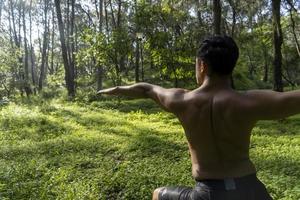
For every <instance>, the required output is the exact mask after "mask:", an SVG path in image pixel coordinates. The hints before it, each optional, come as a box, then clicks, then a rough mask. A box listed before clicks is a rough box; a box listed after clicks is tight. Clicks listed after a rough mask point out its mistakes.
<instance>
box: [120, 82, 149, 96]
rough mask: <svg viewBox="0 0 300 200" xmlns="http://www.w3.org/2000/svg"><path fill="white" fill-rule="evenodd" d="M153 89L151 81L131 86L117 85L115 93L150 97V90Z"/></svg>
mask: <svg viewBox="0 0 300 200" xmlns="http://www.w3.org/2000/svg"><path fill="white" fill-rule="evenodd" d="M151 89H152V85H151V84H149V83H136V84H133V85H129V86H117V87H115V94H116V95H123V96H128V97H134V98H149V95H148V91H150V90H151Z"/></svg>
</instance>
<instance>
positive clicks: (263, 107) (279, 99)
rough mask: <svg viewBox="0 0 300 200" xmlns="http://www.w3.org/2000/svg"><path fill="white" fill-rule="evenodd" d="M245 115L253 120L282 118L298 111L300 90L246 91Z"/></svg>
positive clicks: (299, 111) (299, 107)
mask: <svg viewBox="0 0 300 200" xmlns="http://www.w3.org/2000/svg"><path fill="white" fill-rule="evenodd" d="M245 95H246V99H245V101H246V105H247V115H248V116H249V117H251V118H252V119H255V120H269V119H282V118H285V117H289V116H291V115H295V114H298V113H300V90H295V91H289V92H275V91H271V90H250V91H248V92H246V94H245Z"/></svg>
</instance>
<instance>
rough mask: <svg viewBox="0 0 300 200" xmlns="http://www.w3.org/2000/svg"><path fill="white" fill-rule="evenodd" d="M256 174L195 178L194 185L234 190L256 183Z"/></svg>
mask: <svg viewBox="0 0 300 200" xmlns="http://www.w3.org/2000/svg"><path fill="white" fill-rule="evenodd" d="M257 182H258V179H257V177H256V174H250V175H246V176H243V177H238V178H225V179H207V180H196V187H206V188H208V189H212V190H235V189H239V188H242V187H248V186H249V185H251V184H253V183H257Z"/></svg>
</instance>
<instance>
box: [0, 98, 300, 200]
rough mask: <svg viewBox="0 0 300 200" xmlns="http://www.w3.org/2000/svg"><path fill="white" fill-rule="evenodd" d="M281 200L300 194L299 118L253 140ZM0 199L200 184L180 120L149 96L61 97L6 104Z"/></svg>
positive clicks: (133, 194) (138, 194)
mask: <svg viewBox="0 0 300 200" xmlns="http://www.w3.org/2000/svg"><path fill="white" fill-rule="evenodd" d="M251 158H252V160H253V162H254V163H255V165H256V166H257V169H258V176H259V178H261V180H262V181H263V182H264V183H265V184H266V185H267V188H268V190H269V192H270V193H271V195H272V196H273V198H274V199H275V200H278V199H284V200H299V199H300V117H299V116H295V117H292V118H289V119H285V120H281V121H279V122H278V121H276V122H275V121H271V122H260V123H258V124H257V126H256V127H255V128H254V131H253V136H252V140H251ZM0 163H1V164H0V199H1V200H3V199H12V200H18V199H37V200H43V199H70V200H73V199H93V200H94V199H104V200H108V199H113V200H115V199H139V200H140V199H150V198H151V193H152V190H153V189H155V188H156V187H159V186H165V185H190V186H192V185H193V184H194V182H193V180H192V177H191V164H190V160H189V153H188V148H187V145H186V141H185V138H184V134H183V129H182V128H181V126H180V124H179V122H178V121H177V120H176V119H175V118H174V116H173V115H171V114H168V113H165V112H163V111H162V110H160V109H159V108H158V107H157V106H156V105H154V104H153V103H152V102H150V101H145V100H136V101H121V102H119V101H117V100H109V101H101V102H100V101H99V102H94V103H91V104H89V105H87V104H80V103H66V102H61V101H58V100H53V101H49V102H45V101H44V102H38V103H37V102H35V103H20V104H15V103H10V104H9V105H6V106H4V107H0Z"/></svg>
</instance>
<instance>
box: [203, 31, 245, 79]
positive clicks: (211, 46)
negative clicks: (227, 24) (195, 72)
mask: <svg viewBox="0 0 300 200" xmlns="http://www.w3.org/2000/svg"><path fill="white" fill-rule="evenodd" d="M197 57H198V58H200V59H201V60H202V61H204V62H205V63H206V64H207V65H208V68H209V69H208V70H209V74H208V75H211V74H213V73H216V74H218V75H230V74H231V73H232V71H233V69H234V67H235V65H236V62H237V60H238V58H239V48H238V47H237V45H236V43H235V41H234V40H233V39H232V38H231V37H229V36H226V35H224V36H221V35H217V36H212V37H209V38H207V39H205V40H203V42H202V43H201V45H200V47H199V49H198V52H197Z"/></svg>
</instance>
